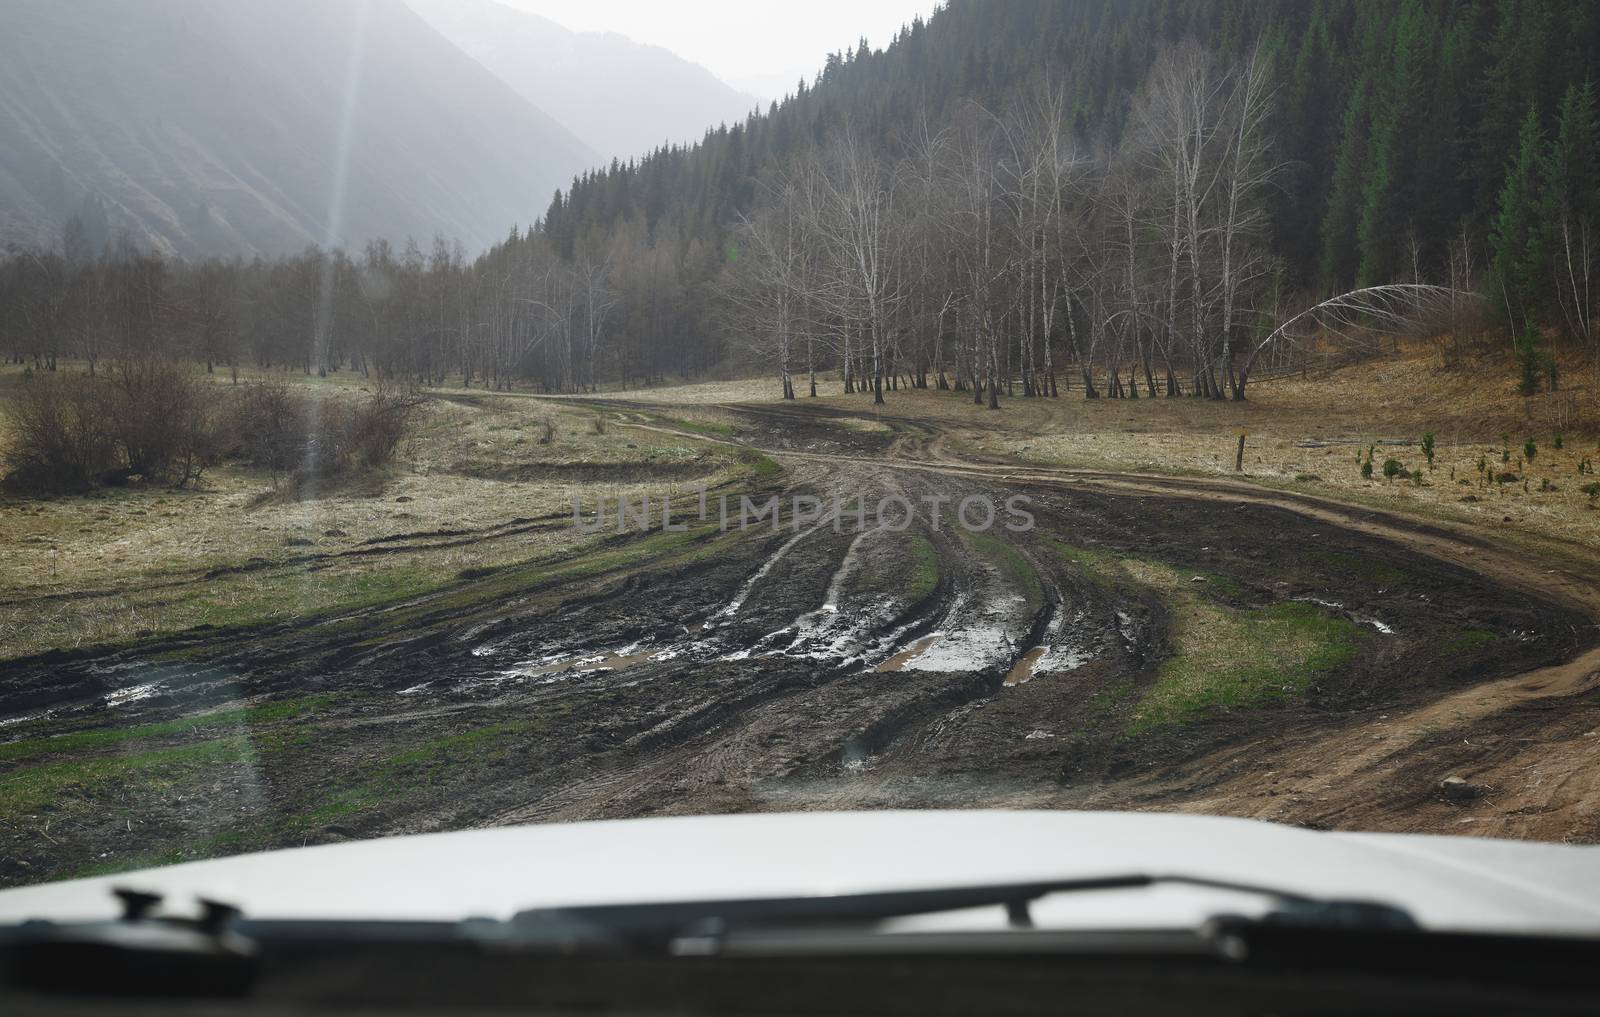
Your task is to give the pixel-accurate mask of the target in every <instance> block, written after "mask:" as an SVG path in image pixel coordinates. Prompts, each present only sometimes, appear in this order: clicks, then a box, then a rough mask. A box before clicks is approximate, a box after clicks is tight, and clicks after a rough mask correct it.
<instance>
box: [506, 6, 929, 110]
mask: <svg viewBox="0 0 1600 1017" xmlns="http://www.w3.org/2000/svg"><path fill="white" fill-rule="evenodd" d="M502 2H506V3H509V4H511V5H513V6H519V7H523V8H525V9H527V10H530V11H533V12H535V13H536V14H541V15H543V16H544V17H547V18H549V19H550V20H551V21H554V22H556V23H557V24H561V25H565V26H566V27H568V28H571V29H574V30H576V31H580V32H618V33H620V34H622V35H626V36H627V37H629V38H630V39H632V40H634V41H635V42H645V43H651V44H653V45H656V46H664V47H666V48H667V49H670V50H672V51H673V52H674V53H676V54H678V55H679V56H681V57H685V58H687V59H689V60H693V61H694V62H695V63H697V64H701V65H702V66H704V67H706V68H708V69H710V71H711V72H712V73H713V74H715V75H717V76H718V77H720V78H721V79H722V80H724V81H726V82H727V83H728V84H730V85H732V86H734V87H735V88H738V89H740V90H742V91H745V92H749V93H750V94H752V95H754V96H756V97H757V98H759V99H762V100H767V99H773V98H777V97H778V96H780V95H782V94H783V93H784V92H787V91H790V90H792V89H793V88H794V84H795V82H796V81H798V80H799V79H800V78H801V77H804V78H806V79H807V80H808V81H809V80H810V79H811V78H812V77H813V76H814V75H815V74H816V73H817V71H819V70H821V69H822V64H823V61H824V59H826V57H827V55H828V54H829V53H831V52H835V51H837V50H841V49H854V48H855V44H856V40H857V39H859V38H861V37H862V36H863V35H864V36H866V37H867V41H868V42H869V43H871V44H872V46H873V47H874V48H876V49H881V48H883V47H884V46H887V45H888V44H889V42H890V40H892V39H893V38H894V33H895V32H896V31H898V30H899V28H900V26H901V25H903V24H905V23H907V22H909V21H910V20H911V19H912V18H913V17H915V16H916V15H919V14H920V15H922V16H923V17H924V18H926V17H927V16H928V15H929V14H930V13H932V11H933V9H934V8H935V7H936V6H938V3H937V2H936V0H798V2H796V0H502Z"/></svg>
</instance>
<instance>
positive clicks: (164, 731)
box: [0, 695, 334, 762]
mask: <svg viewBox="0 0 1600 1017" xmlns="http://www.w3.org/2000/svg"><path fill="white" fill-rule="evenodd" d="M333 701H334V697H333V696H331V695H321V696H305V697H303V698H300V699H288V700H283V701H282V702H276V703H264V704H262V705H260V706H245V707H238V708H234V709H228V710H218V711H216V712H214V713H201V714H196V715H195V716H192V717H179V718H177V719H175V720H163V721H157V722H155V723H151V724H136V725H134V726H133V727H122V728H95V729H93V730H89V731H72V732H70V733H67V734H61V735H55V736H53V737H51V736H46V737H40V738H27V739H23V740H21V741H15V742H7V743H5V744H3V745H0V762H14V761H16V760H25V759H31V758H36V757H40V756H54V755H61V754H64V753H73V754H79V753H85V752H93V751H96V750H99V749H107V748H116V747H120V746H124V745H127V744H129V743H131V742H140V741H152V740H155V739H163V738H178V737H182V736H184V735H188V734H193V733H194V732H196V731H208V730H213V729H216V728H226V727H256V726H258V725H262V724H270V723H273V722H274V721H283V720H293V719H295V718H299V717H304V716H306V715H308V714H312V713H316V712H318V711H320V710H323V709H326V708H327V707H328V706H329V705H330V704H331V703H332V702H333Z"/></svg>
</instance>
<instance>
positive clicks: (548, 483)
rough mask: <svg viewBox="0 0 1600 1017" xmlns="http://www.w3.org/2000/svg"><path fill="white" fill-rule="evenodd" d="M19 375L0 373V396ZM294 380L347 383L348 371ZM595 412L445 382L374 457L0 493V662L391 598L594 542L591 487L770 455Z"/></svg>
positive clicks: (683, 488)
mask: <svg viewBox="0 0 1600 1017" xmlns="http://www.w3.org/2000/svg"><path fill="white" fill-rule="evenodd" d="M16 377H17V375H16V373H15V372H11V373H10V378H9V379H0V405H3V402H4V392H5V391H6V386H5V384H4V382H7V381H9V382H10V383H13V384H14V383H15V379H16ZM290 377H291V378H294V376H290ZM295 380H296V384H299V383H301V380H300V379H295ZM220 383H223V382H222V381H221V379H220V378H219V384H220ZM303 383H304V384H305V385H306V386H308V387H309V388H311V389H312V390H314V391H322V392H330V393H348V394H356V393H358V392H359V384H358V382H357V380H356V379H354V378H351V377H345V378H344V379H343V380H341V381H338V382H333V381H329V380H325V379H315V378H309V379H303ZM608 416H610V415H608V414H604V413H601V412H598V411H596V410H593V409H589V408H586V407H583V406H578V405H569V404H564V403H561V402H559V401H543V400H533V399H529V398H525V397H519V396H514V395H505V396H502V395H492V394H488V393H483V392H479V391H471V392H466V391H443V392H440V393H438V394H437V398H436V399H434V400H433V401H432V402H431V403H430V404H429V407H428V410H427V412H426V414H425V417H424V419H423V421H422V423H421V424H420V426H418V427H417V429H416V430H415V432H414V433H413V434H412V435H411V437H410V438H409V439H408V441H407V442H406V444H405V446H404V448H403V449H402V450H401V452H400V455H399V456H398V457H397V459H396V460H395V461H394V462H393V463H392V464H390V465H389V466H388V467H386V468H383V469H379V470H373V471H366V472H362V473H359V474H357V475H353V476H347V477H340V478H336V479H332V480H329V481H327V482H326V483H322V484H318V483H315V482H313V483H310V484H302V485H300V487H299V488H298V489H297V490H292V491H291V490H288V489H287V488H286V485H284V484H283V482H282V478H281V477H276V476H274V475H272V474H270V473H268V472H265V471H261V470H253V469H247V468H243V467H240V466H236V465H224V466H221V467H218V468H215V469H213V470H211V471H209V472H207V473H206V474H205V476H204V478H203V479H202V481H201V483H200V485H199V486H198V487H197V488H196V489H193V490H169V489H165V488H159V487H137V486H134V487H126V488H101V489H98V490H95V491H92V492H90V493H88V494H86V495H82V496H75V497H62V498H49V499H34V498H23V497H17V496H10V497H3V496H0V541H3V542H4V544H5V547H6V549H7V550H6V553H5V555H4V556H0V591H3V593H0V659H7V658H15V657H21V656H25V655H28V654H33V653H38V652H41V651H44V650H50V649H73V648H76V647H80V646H85V645H96V644H107V643H109V644H116V643H123V642H128V641H133V640H138V639H144V638H149V637H152V636H159V635H164V634H169V633H173V632H179V631H183V630H185V629H191V628H195V627H198V626H212V627H216V628H227V627H230V626H236V625H244V624H260V623H273V622H282V621H290V620H294V619H297V618H303V617H309V616H315V615H324V614H329V613H335V612H338V611H341V610H347V609H351V608H358V607H364V606H369V605H373V604H381V603H385V602H389V601H394V600H400V599H404V598H407V597H410V596H414V595H416V594H419V593H423V592H427V591H429V590H432V589H436V588H438V587H440V586H442V585H444V584H446V583H449V582H453V581H455V580H456V579H457V578H458V577H459V576H461V575H462V574H463V573H466V574H471V573H472V572H473V571H475V570H476V571H482V570H488V569H495V568H500V567H504V566H508V565H514V564H518V563H524V562H529V561H536V560H545V559H548V558H550V557H551V556H553V555H557V554H560V553H563V552H567V551H572V550H576V549H577V548H579V547H580V546H581V545H582V544H583V543H584V542H587V541H590V540H594V539H598V538H594V537H589V536H584V535H581V534H579V533H578V532H577V531H576V530H574V529H573V528H572V527H570V526H568V525H565V521H566V519H565V517H567V516H569V515H570V513H571V510H572V505H573V499H574V498H575V497H580V498H581V499H582V500H583V502H584V503H585V504H587V505H589V506H590V507H591V510H592V506H593V504H594V499H595V498H597V497H608V498H615V497H619V496H625V497H628V498H631V499H638V498H639V497H641V496H644V495H648V496H650V497H652V498H657V499H659V498H662V497H671V496H675V495H683V494H684V493H685V492H687V491H689V490H691V489H694V488H695V487H697V486H698V485H700V484H706V485H708V486H713V487H714V486H716V485H718V484H721V483H726V482H730V481H733V480H735V479H737V478H740V477H748V476H750V475H752V474H755V473H759V472H760V471H761V470H762V469H764V468H765V466H766V465H770V464H765V463H761V462H756V463H751V462H744V461H741V460H740V458H739V456H737V455H736V454H734V453H731V452H730V451H729V450H727V449H726V448H723V447H721V446H718V445H716V444H713V443H702V442H698V441H695V440H692V439H685V438H678V437H674V436H672V435H667V434H662V433H659V432H654V431H647V430H642V429H625V428H621V427H617V426H611V425H610V424H609V422H608ZM547 423H548V425H549V426H550V427H551V428H552V429H553V436H552V438H551V440H550V441H548V442H544V441H542V440H541V439H542V438H543V437H544V435H545V432H546V424H547ZM746 458H747V459H748V458H749V457H746Z"/></svg>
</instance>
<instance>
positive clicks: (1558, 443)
mask: <svg viewBox="0 0 1600 1017" xmlns="http://www.w3.org/2000/svg"><path fill="white" fill-rule="evenodd" d="M1553 444H1554V445H1555V447H1556V451H1557V452H1560V451H1561V450H1562V449H1563V448H1564V447H1566V444H1567V442H1566V439H1564V438H1563V437H1562V436H1561V432H1560V431H1557V432H1556V437H1555V441H1554V442H1553Z"/></svg>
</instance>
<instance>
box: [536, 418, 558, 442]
mask: <svg viewBox="0 0 1600 1017" xmlns="http://www.w3.org/2000/svg"><path fill="white" fill-rule="evenodd" d="M555 440H556V421H555V418H554V417H551V416H546V417H544V419H542V420H540V421H539V444H541V445H550V444H553V443H554V442H555Z"/></svg>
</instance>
